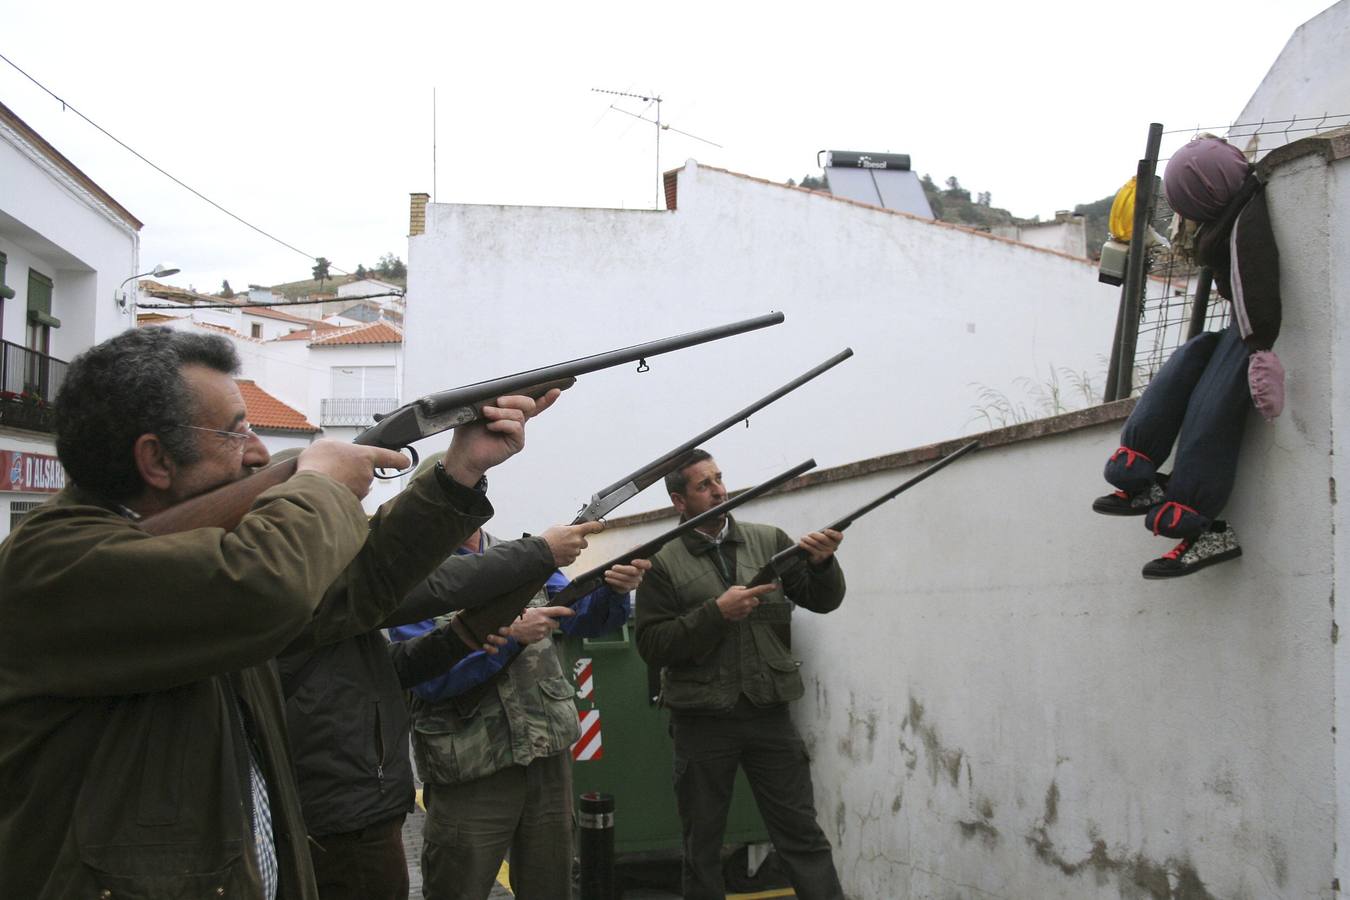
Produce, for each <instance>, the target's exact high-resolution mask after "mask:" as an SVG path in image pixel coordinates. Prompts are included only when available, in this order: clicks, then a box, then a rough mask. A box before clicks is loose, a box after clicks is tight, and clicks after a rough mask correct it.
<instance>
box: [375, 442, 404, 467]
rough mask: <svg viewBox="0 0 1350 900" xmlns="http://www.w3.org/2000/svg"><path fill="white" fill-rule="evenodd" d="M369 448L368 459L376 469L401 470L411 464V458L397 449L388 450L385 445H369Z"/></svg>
mask: <svg viewBox="0 0 1350 900" xmlns="http://www.w3.org/2000/svg"><path fill="white" fill-rule="evenodd" d="M370 450H371V454H370V461H371V463H372V464H373V465H374V466H375V468H377V469H399V470H402V469H406V468H408V467H409V466H411V465H412V460H410V459H408V457H406V456H404V455H403V454H402V453H400V452H398V451H397V450H389V449H387V448H385V447H371V448H370Z"/></svg>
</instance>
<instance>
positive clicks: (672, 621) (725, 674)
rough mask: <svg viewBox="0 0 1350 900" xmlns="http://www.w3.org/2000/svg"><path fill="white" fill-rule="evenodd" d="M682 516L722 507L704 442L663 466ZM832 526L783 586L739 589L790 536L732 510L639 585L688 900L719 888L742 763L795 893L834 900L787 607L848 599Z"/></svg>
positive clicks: (662, 555) (806, 543)
mask: <svg viewBox="0 0 1350 900" xmlns="http://www.w3.org/2000/svg"><path fill="white" fill-rule="evenodd" d="M666 490H667V491H669V492H670V500H671V503H672V504H673V505H674V507H675V509H676V511H677V512H679V513H680V516H681V518H689V517H690V516H695V515H698V514H699V513H702V512H705V511H707V510H709V509H711V508H713V507H714V506H717V505H718V504H720V503H722V502H723V501H725V500H726V498H727V491H726V488H725V486H724V485H723V483H722V472H721V470H720V469H719V468H718V466H717V463H716V462H715V461H714V460H713V458H712V457H711V456H709V455H708V454H707V453H706V452H705V451H702V450H696V451H694V452H693V461H692V462H691V463H690V464H689V465H687V466H685V467H684V468H683V469H681V470H679V471H678V472H673V473H671V474H670V475H668V476H666ZM842 540H843V535H842V534H840V533H839V532H837V531H833V530H828V529H827V530H825V531H813V532H811V533H810V534H808V535H806V536H805V537H803V538H802V539H801V540H800V541H798V542H797V543H798V545H799V546H800V547H801V548H802V549H803V550H805V551H806V553H807V556H808V560H807V562H806V563H804V564H803V565H801V566H800V567H798V568H797V569H794V570H790V571H789V572H788V573H786V574H785V575H784V576H783V579H782V583H781V585H780V584H768V585H762V586H760V587H755V588H746V587H742V586H741V585H744V584H746V583H747V582H749V581H750V580H751V578H753V576H754V574H755V573H756V572H757V571H758V570H759V569H760V567H761V566H763V565H764V564H765V563H767V562H768V561H769V559H770V558H771V557H772V556H773V555H774V554H775V553H777V552H778V551H780V550H784V549H786V548H788V547H790V546H792V544H793V541H792V540H791V539H790V538H789V537H788V536H787V535H786V534H785V533H784V532H783V531H782V530H781V529H778V528H774V527H773V526H769V525H756V524H751V523H748V522H738V521H736V520H735V519H734V518H733V517H731V516H725V517H723V518H722V519H721V520H719V521H713V522H709V523H707V524H706V525H705V526H703V527H702V528H700V529H698V530H696V531H694V532H692V533H690V534H687V535H684V536H683V537H682V538H681V539H679V540H675V541H671V542H670V543H669V544H667V545H666V546H665V547H663V548H662V549H661V550H660V551H659V552H658V553H656V555H655V556H654V557H653V558H652V568H651V571H649V572H648V573H647V575H646V577H645V578H644V579H643V581H642V585H641V587H639V588H638V595H637V620H636V638H637V647H638V652H639V653H640V654H641V655H642V658H643V659H644V660H645V661H646V662H647V664H648V665H650V666H656V667H660V669H661V703H662V705H663V706H665V707H666V708H668V709H669V710H670V711H671V713H670V726H671V735H672V737H673V738H674V741H675V802H676V806H677V807H678V809H679V814H680V822H681V825H682V829H683V835H684V870H683V882H684V897H685V898H686V900H710V898H718V900H720V898H722V897H724V896H725V888H724V885H723V883H722V866H721V850H722V839H723V836H724V834H725V832H726V822H727V812H728V810H729V808H730V806H731V791H732V786H733V784H734V782H735V778H736V769H737V767H738V766H740V767H743V768H744V769H745V774H746V777H747V779H748V780H749V782H750V789H751V790H752V791H753V792H754V795H755V802H756V804H758V806H759V811H760V814H761V815H762V816H763V818H764V824H765V825H766V826H767V827H768V830H769V837H770V839H771V840H772V841H773V846H774V849H775V850H776V851H777V852H778V856H779V858H780V859H781V860H782V863H783V866H784V868H785V869H786V871H787V873H788V877H789V879H790V880H791V882H792V887H793V888H794V889H795V891H796V894H797V896H798V897H799V898H802V900H842V898H843V896H844V895H843V891H842V890H841V888H840V886H839V876H838V874H837V873H836V872H835V868H834V859H833V857H832V856H831V853H830V843H829V841H828V840H827V839H826V837H825V833H824V832H823V831H822V830H821V828H820V825H819V824H818V823H817V822H816V809H815V800H814V797H813V794H812V787H811V771H810V761H809V759H808V758H807V754H806V747H805V745H804V744H803V742H802V739H801V736H800V735H798V733H797V729H796V727H795V726H794V725H793V724H792V719H791V717H790V715H789V713H788V706H787V705H788V703H789V702H790V701H792V700H796V699H797V698H798V697H800V696H801V695H802V691H803V688H802V679H801V675H800V674H799V673H798V671H797V667H798V663H797V662H796V661H795V660H794V659H793V658H792V654H791V652H790V650H789V646H790V632H789V623H790V621H791V614H792V609H793V607H794V606H800V607H803V608H804V609H808V610H811V611H812V612H817V613H827V612H830V611H831V610H834V609H837V608H838V606H839V604H840V603H841V602H843V599H844V573H843V570H842V569H841V568H840V566H839V563H838V561H837V560H836V559H835V556H834V552H835V550H836V549H837V548H838V547H839V543H840V542H841V541H842Z"/></svg>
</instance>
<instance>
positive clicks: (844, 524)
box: [746, 441, 980, 587]
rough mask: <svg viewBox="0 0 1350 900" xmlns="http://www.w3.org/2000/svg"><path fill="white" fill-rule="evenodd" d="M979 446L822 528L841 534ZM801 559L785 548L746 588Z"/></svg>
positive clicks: (971, 445) (794, 548)
mask: <svg viewBox="0 0 1350 900" xmlns="http://www.w3.org/2000/svg"><path fill="white" fill-rule="evenodd" d="M979 446H980V442H979V441H971V442H970V443H969V444H965V445H963V446H962V447H960V448H959V449H957V450H954V451H952V452H951V453H949V454H947V455H946V456H944V457H943V458H942V459H940V460H938V461H937V462H935V463H933V464H932V465H931V466H929V467H928V468H926V469H924V470H923V471H922V472H920V473H919V474H918V475H915V476H914V477H913V478H910V479H909V480H908V481H905V482H904V483H902V484H900V485H899V486H897V487H895V488H892V489H891V490H889V491H887V492H886V493H884V494H882V495H881V496H880V497H878V498H876V499H875V500H873V501H871V502H870V503H866V504H864V505H863V506H860V507H858V508H857V509H855V510H854V511H853V512H851V513H849V514H848V515H846V516H844V517H842V518H840V519H836V520H835V521H833V522H831V523H830V524H829V525H826V526H825V527H826V528H828V529H831V530H833V531H843V530H844V529H845V528H848V526H850V525H852V524H853V522H854V520H855V519H861V518H862V517H863V516H865V515H867V514H868V513H870V512H871V511H872V510H874V509H876V508H877V507H878V506H880V505H881V504H883V503H886V502H887V501H889V500H893V499H895V498H896V497H898V496H900V495H901V494H903V493H904V492H905V491H907V490H909V489H910V488H912V487H914V485H916V484H918V483H919V482H920V481H923V480H924V479H925V478H927V477H929V476H930V475H934V474H936V473H937V472H939V471H940V470H942V469H945V468H946V467H947V466H949V465H951V464H952V463H954V462H956V461H957V460H958V459H960V458H961V457H963V456H965V455H966V454H967V453H970V452H971V451H972V450H975V449H977V448H978V447H979ZM804 559H806V551H805V550H803V549H802V548H801V547H799V546H796V545H795V544H794V545H793V546H791V547H788V548H787V549H786V550H780V551H779V552H778V553H775V554H774V555H773V558H772V559H770V560H769V561H768V562H767V563H765V564H764V566H763V567H762V568H761V569H760V570H759V571H758V572H756V573H755V577H754V578H752V579H750V583H749V584H747V585H746V587H759V586H760V585H761V584H769V583H770V582H773V581H777V580H778V579H779V578H781V577H782V576H783V574H784V573H785V572H787V571H788V570H789V569H791V568H792V567H793V566H796V565H799V564H800V563H801V561H802V560H804Z"/></svg>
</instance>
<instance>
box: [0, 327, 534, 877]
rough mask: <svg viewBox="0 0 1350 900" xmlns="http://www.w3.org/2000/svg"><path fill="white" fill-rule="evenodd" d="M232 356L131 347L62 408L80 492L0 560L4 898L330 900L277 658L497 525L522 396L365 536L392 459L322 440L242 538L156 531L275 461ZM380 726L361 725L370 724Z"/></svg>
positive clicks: (374, 608)
mask: <svg viewBox="0 0 1350 900" xmlns="http://www.w3.org/2000/svg"><path fill="white" fill-rule="evenodd" d="M238 365H239V361H238V358H237V356H236V355H235V352H234V350H233V348H232V346H231V345H230V344H229V342H228V341H226V340H224V339H222V338H220V337H219V336H214V335H200V334H191V333H187V332H178V331H171V330H169V329H165V328H142V329H133V330H131V331H128V332H125V333H123V334H121V335H118V336H117V337H114V338H112V339H110V340H108V341H105V342H103V343H102V344H99V345H98V346H96V347H94V348H92V349H91V350H89V351H88V352H87V353H84V354H82V355H80V356H79V357H77V358H76V359H75V360H73V361H72V363H71V365H70V368H69V370H68V373H67V377H66V380H65V383H64V385H63V386H62V389H61V392H60V393H59V395H58V397H57V402H56V409H57V419H56V430H57V442H56V443H57V454H58V456H59V457H60V460H61V463H62V465H63V466H64V467H65V469H66V472H67V474H68V476H69V479H70V482H71V483H70V484H69V485H68V487H67V488H66V490H65V491H63V492H62V493H61V494H59V495H58V496H57V497H56V498H55V499H54V500H53V501H52V502H51V503H49V504H47V505H46V506H44V507H42V508H40V509H38V510H35V511H34V512H32V513H30V514H29V515H28V516H27V517H26V518H25V520H24V522H23V523H22V524H21V525H20V526H19V527H18V528H17V529H15V531H14V532H13V533H12V534H11V535H10V537H9V538H8V539H7V540H6V541H5V542H4V543H3V544H0V897H42V898H49V897H50V898H57V897H118V896H185V897H186V896H192V897H208V896H210V897H216V896H222V897H249V898H257V897H262V898H265V900H272V898H285V900H292V898H314V897H316V896H317V892H316V889H315V884H314V876H313V872H312V870H311V868H310V863H309V856H308V852H307V848H306V846H305V833H306V832H305V826H304V822H303V819H302V816H301V811H300V802H299V798H298V796H297V793H296V788H295V784H294V776H293V774H292V772H293V769H292V765H291V760H290V756H289V749H288V747H287V741H286V736H285V726H284V723H285V718H284V716H285V712H284V708H283V705H282V700H281V693H280V690H279V686H278V682H277V677H276V671H275V666H274V665H273V664H272V663H271V660H272V658H273V657H275V656H276V655H278V653H280V652H282V651H285V650H288V649H294V648H296V647H304V646H313V645H318V644H323V643H328V642H331V641H335V640H340V639H342V638H344V637H347V636H349V635H352V634H357V633H361V632H364V631H368V630H370V629H371V628H373V627H374V626H375V625H376V624H377V623H378V622H379V621H380V620H381V619H382V618H383V617H384V615H385V614H386V613H387V612H388V611H389V610H390V609H392V608H393V607H394V606H395V605H396V604H397V603H398V601H399V600H400V599H401V598H402V597H403V595H404V594H405V593H406V592H407V591H408V590H409V589H411V588H412V587H413V586H415V585H416V584H418V583H419V582H421V581H422V580H423V579H424V578H425V577H426V576H427V575H428V574H429V573H430V572H431V571H432V570H433V569H434V568H435V567H436V565H437V564H438V563H440V561H441V560H442V559H444V558H445V556H446V555H448V554H449V553H450V552H451V551H452V550H453V549H454V548H455V547H456V546H458V544H459V543H460V542H461V541H462V540H463V539H464V538H465V537H467V536H468V535H469V534H471V533H472V532H473V531H474V530H475V529H477V528H478V527H479V526H480V525H481V524H482V523H483V522H484V521H486V520H487V518H488V517H489V516H490V515H491V513H492V507H491V504H489V503H488V501H487V499H486V497H485V496H484V494H483V491H482V488H483V486H484V484H485V482H484V478H483V476H484V473H485V472H486V471H487V469H489V468H491V467H493V466H495V465H497V464H498V463H500V462H502V461H504V460H505V459H507V458H509V457H510V456H512V455H513V454H515V453H516V452H518V451H519V450H520V449H521V448H522V446H523V443H524V425H525V421H526V419H528V418H529V417H530V416H531V415H533V414H535V413H537V412H539V411H542V409H544V408H546V407H547V406H548V405H549V404H550V403H551V402H552V401H553V399H555V398H556V394H551V395H548V396H546V397H545V398H543V399H542V400H541V401H538V402H536V401H533V400H531V399H529V398H528V397H503V398H500V399H499V401H498V405H497V406H489V407H486V408H485V409H484V421H483V422H479V423H475V424H473V425H468V426H462V427H460V428H459V429H457V430H456V431H455V434H454V437H453V439H452V441H451V443H450V446H449V449H448V450H447V451H446V452H445V454H444V456H443V457H442V459H441V461H440V464H439V465H437V466H436V467H435V469H434V470H433V471H429V472H427V473H425V474H424V475H422V476H420V477H418V478H415V479H413V481H412V484H411V485H410V486H409V488H408V489H407V490H405V491H403V492H402V493H401V494H400V495H399V497H397V498H396V499H395V500H392V501H390V502H389V503H387V504H385V506H384V507H382V508H381V509H380V511H379V512H378V513H376V515H375V516H374V518H373V519H371V520H369V521H368V520H367V517H366V515H365V513H364V512H363V511H362V509H361V504H360V502H359V498H361V497H362V496H364V495H365V493H366V492H367V491H368V490H369V487H370V480H371V475H372V471H373V468H374V467H394V468H401V467H403V466H405V465H406V464H407V461H406V460H405V459H404V457H403V456H402V455H401V454H399V453H395V452H392V451H388V450H383V449H379V448H374V447H362V446H357V445H353V444H344V443H339V442H335V441H318V442H316V443H314V444H313V445H312V446H310V447H309V448H307V449H306V450H305V451H304V452H302V453H301V454H300V456H299V458H298V460H297V466H296V474H295V475H294V476H293V477H292V478H290V479H289V480H288V481H286V482H284V483H283V484H281V485H279V486H277V487H274V488H271V489H270V490H268V491H266V492H264V493H263V494H261V495H260V496H259V497H258V499H257V500H256V501H255V502H254V504H253V506H252V508H251V509H250V511H249V513H248V514H247V515H245V516H244V517H243V520H242V521H241V522H240V523H239V525H238V526H237V527H236V528H234V529H233V530H230V531H226V530H224V529H221V528H197V529H194V530H191V531H184V532H181V533H177V534H170V535H164V536H157V537H156V536H151V535H150V534H149V533H148V532H146V531H144V530H142V529H140V528H139V527H137V524H136V522H137V519H139V518H141V517H144V516H149V515H152V514H154V513H156V512H159V511H161V510H164V509H168V508H170V507H172V506H174V505H176V504H177V503H179V502H181V501H183V500H186V499H188V498H190V497H194V496H197V495H199V494H202V493H205V492H207V491H210V490H212V489H213V488H216V487H219V486H221V485H224V484H228V483H231V482H234V481H236V480H239V479H241V478H244V477H246V476H248V475H249V474H251V473H252V471H253V470H254V469H256V468H257V467H259V466H263V465H266V464H267V462H268V459H269V456H268V452H267V450H266V448H265V447H263V445H262V443H261V442H260V441H259V440H258V438H257V436H256V435H255V434H253V432H252V429H251V428H250V427H249V425H248V423H247V421H246V419H245V409H244V403H243V400H242V398H241V396H240V394H239V390H238V388H237V386H236V385H235V383H234V380H233V377H232V376H233V374H234V372H235V371H236V370H237V369H238ZM357 713H358V711H353V714H357Z"/></svg>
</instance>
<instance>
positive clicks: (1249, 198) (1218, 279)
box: [1196, 174, 1281, 350]
mask: <svg viewBox="0 0 1350 900" xmlns="http://www.w3.org/2000/svg"><path fill="white" fill-rule="evenodd" d="M1196 257H1197V258H1198V259H1199V261H1200V263H1201V264H1202V265H1206V266H1209V267H1210V269H1211V270H1212V271H1213V272H1214V285H1215V287H1217V288H1218V291H1219V294H1220V296H1222V297H1223V298H1224V299H1226V300H1229V301H1231V302H1232V304H1233V318H1234V320H1235V321H1236V322H1237V325H1238V333H1239V334H1240V335H1241V336H1242V340H1243V343H1245V344H1246V345H1247V348H1248V349H1250V350H1269V349H1270V348H1271V347H1273V346H1275V339H1276V338H1278V337H1279V336H1280V318H1281V301H1280V252H1279V249H1278V247H1277V246H1276V244H1275V237H1274V234H1273V233H1272V231H1271V226H1270V210H1269V209H1268V207H1267V205H1266V191H1265V184H1264V183H1263V182H1262V181H1261V178H1260V177H1259V176H1258V175H1256V174H1251V175H1248V176H1247V180H1246V181H1244V182H1243V184H1242V187H1241V188H1240V189H1239V190H1238V192H1237V194H1236V195H1235V196H1234V197H1233V199H1232V200H1230V201H1229V203H1228V206H1226V207H1225V208H1224V210H1223V212H1222V213H1221V214H1220V215H1219V218H1218V219H1217V220H1215V221H1214V222H1207V223H1205V224H1204V225H1202V226H1201V228H1200V233H1199V235H1198V237H1197V239H1196Z"/></svg>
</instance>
